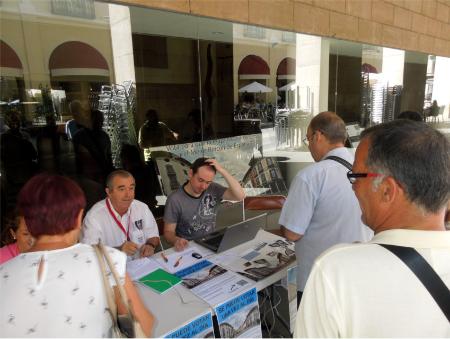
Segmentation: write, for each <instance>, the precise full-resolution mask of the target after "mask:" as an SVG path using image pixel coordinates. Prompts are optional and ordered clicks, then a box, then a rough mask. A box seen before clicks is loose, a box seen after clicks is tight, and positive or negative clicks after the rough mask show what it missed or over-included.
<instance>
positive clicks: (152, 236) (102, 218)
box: [81, 170, 159, 258]
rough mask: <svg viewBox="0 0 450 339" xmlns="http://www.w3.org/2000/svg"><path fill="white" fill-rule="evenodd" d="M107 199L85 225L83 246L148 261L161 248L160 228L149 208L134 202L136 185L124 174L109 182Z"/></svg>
mask: <svg viewBox="0 0 450 339" xmlns="http://www.w3.org/2000/svg"><path fill="white" fill-rule="evenodd" d="M106 186H107V187H106V194H107V198H106V199H104V200H101V201H99V202H97V203H96V204H95V205H94V206H92V208H91V209H90V210H89V212H88V213H87V214H86V217H85V218H84V221H83V230H82V237H81V242H83V243H86V244H97V243H98V242H99V241H101V242H102V243H103V244H104V245H107V246H110V247H115V248H117V249H119V250H121V251H122V252H125V253H126V254H127V255H128V256H129V257H133V258H137V257H148V256H150V255H152V254H153V253H154V252H155V248H156V247H157V246H158V245H159V233H158V226H157V224H156V221H155V218H154V217H153V214H152V212H151V211H150V209H149V208H148V206H147V205H146V204H144V203H143V202H140V201H138V200H135V199H134V189H135V181H134V178H133V176H132V175H131V173H129V172H127V171H124V170H117V171H114V172H112V173H111V174H110V175H109V176H108V178H107V180H106Z"/></svg>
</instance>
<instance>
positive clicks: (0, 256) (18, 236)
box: [0, 211, 34, 265]
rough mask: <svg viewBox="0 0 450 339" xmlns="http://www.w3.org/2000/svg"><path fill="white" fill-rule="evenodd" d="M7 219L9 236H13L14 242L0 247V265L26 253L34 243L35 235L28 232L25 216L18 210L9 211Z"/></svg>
mask: <svg viewBox="0 0 450 339" xmlns="http://www.w3.org/2000/svg"><path fill="white" fill-rule="evenodd" d="M5 219H7V222H6V228H5V230H4V232H7V233H9V234H7V235H8V236H9V237H11V238H12V243H10V244H8V245H5V246H3V247H2V248H0V265H1V264H3V263H5V262H6V261H8V260H10V259H12V258H14V257H16V256H18V255H19V254H20V253H24V252H26V251H28V250H29V249H30V247H31V246H32V245H33V241H34V239H33V237H32V236H31V234H30V232H28V229H27V225H26V224H25V220H24V219H23V216H19V215H18V214H17V212H16V211H14V212H12V213H9V215H8V216H6V217H5Z"/></svg>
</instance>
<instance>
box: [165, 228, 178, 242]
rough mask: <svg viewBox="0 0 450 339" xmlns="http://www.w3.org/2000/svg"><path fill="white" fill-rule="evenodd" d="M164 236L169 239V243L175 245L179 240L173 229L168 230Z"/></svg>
mask: <svg viewBox="0 0 450 339" xmlns="http://www.w3.org/2000/svg"><path fill="white" fill-rule="evenodd" d="M164 238H165V239H166V240H167V242H168V243H170V244H171V245H174V244H175V242H176V241H177V238H178V237H177V235H176V234H175V232H173V231H166V232H164Z"/></svg>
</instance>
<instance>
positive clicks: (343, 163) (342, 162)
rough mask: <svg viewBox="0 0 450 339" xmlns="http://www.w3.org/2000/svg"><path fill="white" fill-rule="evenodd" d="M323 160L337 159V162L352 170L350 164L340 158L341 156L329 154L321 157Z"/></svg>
mask: <svg viewBox="0 0 450 339" xmlns="http://www.w3.org/2000/svg"><path fill="white" fill-rule="evenodd" d="M323 160H334V161H337V162H338V163H340V164H341V165H343V166H345V167H347V168H348V169H349V171H351V170H352V164H351V163H349V162H348V161H347V160H345V159H342V158H341V157H337V156H335V155H329V156H327V157H326V158H325V159H323Z"/></svg>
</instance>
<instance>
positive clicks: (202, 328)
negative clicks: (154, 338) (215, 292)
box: [164, 312, 214, 338]
mask: <svg viewBox="0 0 450 339" xmlns="http://www.w3.org/2000/svg"><path fill="white" fill-rule="evenodd" d="M164 338H214V329H213V323H212V316H211V312H209V313H207V314H205V315H202V316H201V317H199V318H197V319H195V320H193V321H191V322H190V323H188V324H186V325H184V326H182V327H180V328H179V329H177V330H175V331H173V332H171V333H169V334H167V335H166V336H164Z"/></svg>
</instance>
